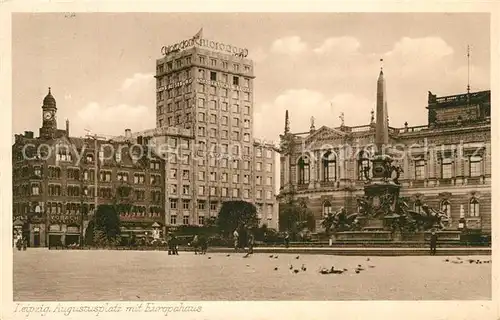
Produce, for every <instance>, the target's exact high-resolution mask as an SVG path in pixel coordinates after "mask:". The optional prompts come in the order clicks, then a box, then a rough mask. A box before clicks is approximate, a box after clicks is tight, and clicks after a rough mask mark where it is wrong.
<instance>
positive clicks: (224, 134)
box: [220, 130, 229, 139]
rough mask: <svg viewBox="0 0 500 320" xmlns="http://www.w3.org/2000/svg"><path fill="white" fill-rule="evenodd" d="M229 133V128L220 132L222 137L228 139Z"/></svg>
mask: <svg viewBox="0 0 500 320" xmlns="http://www.w3.org/2000/svg"><path fill="white" fill-rule="evenodd" d="M228 134H229V132H228V131H227V130H222V131H221V133H220V135H221V138H222V139H227V135H228Z"/></svg>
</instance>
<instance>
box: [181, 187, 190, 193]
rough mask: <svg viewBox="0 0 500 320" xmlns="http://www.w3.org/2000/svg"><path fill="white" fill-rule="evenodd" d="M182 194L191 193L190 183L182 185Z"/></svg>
mask: <svg viewBox="0 0 500 320" xmlns="http://www.w3.org/2000/svg"><path fill="white" fill-rule="evenodd" d="M182 194H183V195H188V194H189V185H183V186H182Z"/></svg>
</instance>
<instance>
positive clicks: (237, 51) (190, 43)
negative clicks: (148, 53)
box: [161, 38, 248, 58]
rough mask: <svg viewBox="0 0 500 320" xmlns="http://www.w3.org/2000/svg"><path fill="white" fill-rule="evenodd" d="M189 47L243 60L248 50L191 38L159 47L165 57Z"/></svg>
mask: <svg viewBox="0 0 500 320" xmlns="http://www.w3.org/2000/svg"><path fill="white" fill-rule="evenodd" d="M191 47H200V48H208V49H212V50H217V51H220V52H227V53H232V54H234V55H235V56H238V57H240V58H245V57H247V56H248V49H244V48H238V47H235V46H232V45H229V44H224V43H221V42H216V41H212V40H207V39H201V38H191V39H189V40H183V41H181V42H178V43H176V44H173V45H169V46H163V47H161V53H162V54H163V55H165V56H166V55H169V54H170V53H172V52H177V51H180V50H184V49H187V48H191Z"/></svg>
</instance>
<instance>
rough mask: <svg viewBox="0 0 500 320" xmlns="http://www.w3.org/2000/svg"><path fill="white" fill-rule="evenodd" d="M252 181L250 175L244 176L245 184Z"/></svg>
mask: <svg viewBox="0 0 500 320" xmlns="http://www.w3.org/2000/svg"><path fill="white" fill-rule="evenodd" d="M249 181H250V176H249V175H248V174H245V175H243V183H248V182H249Z"/></svg>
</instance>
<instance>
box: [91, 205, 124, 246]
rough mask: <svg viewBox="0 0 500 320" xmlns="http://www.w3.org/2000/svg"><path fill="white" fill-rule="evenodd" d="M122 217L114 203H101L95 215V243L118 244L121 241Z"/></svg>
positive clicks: (104, 244) (100, 244)
mask: <svg viewBox="0 0 500 320" xmlns="http://www.w3.org/2000/svg"><path fill="white" fill-rule="evenodd" d="M120 232H121V230H120V217H119V216H118V213H117V211H116V208H115V206H113V205H99V206H98V207H97V211H96V213H95V217H94V237H93V238H94V239H93V240H94V244H96V245H98V246H109V245H112V246H113V245H116V244H118V243H119V242H120Z"/></svg>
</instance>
